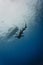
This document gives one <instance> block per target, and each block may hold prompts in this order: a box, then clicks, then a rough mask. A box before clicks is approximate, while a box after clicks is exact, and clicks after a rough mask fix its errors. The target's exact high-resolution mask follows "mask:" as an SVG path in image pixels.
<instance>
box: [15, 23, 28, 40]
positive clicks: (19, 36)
mask: <svg viewBox="0 0 43 65" xmlns="http://www.w3.org/2000/svg"><path fill="white" fill-rule="evenodd" d="M26 28H27V25H26V24H25V27H24V28H22V30H20V32H19V34H18V35H17V36H16V37H17V38H18V39H20V38H21V37H23V36H24V35H23V32H24V31H25V30H26Z"/></svg>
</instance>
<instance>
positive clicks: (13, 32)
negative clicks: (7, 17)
mask: <svg viewBox="0 0 43 65" xmlns="http://www.w3.org/2000/svg"><path fill="white" fill-rule="evenodd" d="M10 30H11V29H10ZM17 31H18V27H15V28H14V29H12V30H11V31H10V33H8V35H7V38H11V37H12V36H13V35H15V34H16V32H17Z"/></svg>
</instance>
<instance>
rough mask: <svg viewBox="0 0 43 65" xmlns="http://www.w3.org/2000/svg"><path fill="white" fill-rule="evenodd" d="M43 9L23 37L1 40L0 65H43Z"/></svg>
mask: <svg viewBox="0 0 43 65" xmlns="http://www.w3.org/2000/svg"><path fill="white" fill-rule="evenodd" d="M42 13H43V9H41V11H40V14H38V15H37V16H36V18H35V20H34V21H35V22H36V24H34V25H31V24H30V31H29V30H27V31H26V32H25V33H24V37H23V38H21V39H14V40H13V41H10V42H7V41H6V42H4V41H0V65H43V15H42Z"/></svg>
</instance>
